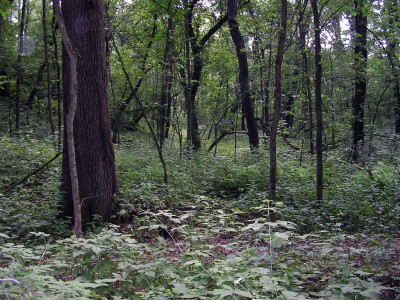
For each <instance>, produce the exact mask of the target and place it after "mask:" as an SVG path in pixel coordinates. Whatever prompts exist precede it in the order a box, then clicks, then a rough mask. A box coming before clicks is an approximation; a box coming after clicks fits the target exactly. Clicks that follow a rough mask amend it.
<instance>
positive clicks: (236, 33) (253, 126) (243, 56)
mask: <svg viewBox="0 0 400 300" xmlns="http://www.w3.org/2000/svg"><path fill="white" fill-rule="evenodd" d="M236 13H237V2H236V0H228V24H229V31H230V34H231V38H232V41H233V44H234V45H235V50H236V56H237V59H238V63H239V85H240V98H241V101H242V109H243V114H244V117H245V119H246V124H247V131H248V136H249V144H250V148H251V149H255V148H257V147H258V145H259V139H258V129H257V123H256V120H255V117H254V109H253V103H252V101H251V97H250V86H249V66H248V63H247V51H246V45H245V43H244V39H243V36H242V34H241V32H240V29H239V23H238V22H237V21H236Z"/></svg>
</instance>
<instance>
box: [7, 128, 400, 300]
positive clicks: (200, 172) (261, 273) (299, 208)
mask: <svg viewBox="0 0 400 300" xmlns="http://www.w3.org/2000/svg"><path fill="white" fill-rule="evenodd" d="M131 138H132V137H131V136H129V137H128V139H127V140H125V143H124V144H123V145H118V146H116V162H117V172H118V178H119V186H120V192H119V194H118V195H117V197H116V199H115V200H116V201H115V202H116V211H115V213H114V219H113V221H114V223H115V224H117V225H111V224H110V225H107V226H105V227H104V226H99V225H98V224H97V223H96V222H94V223H93V224H90V226H89V227H90V228H88V231H87V233H86V235H85V238H82V239H77V238H75V237H73V236H71V229H70V228H69V226H68V222H63V221H61V220H60V219H59V218H58V217H57V214H58V213H57V211H58V205H59V202H58V201H59V199H60V195H59V172H60V160H59V159H58V160H56V161H54V162H53V163H52V164H50V165H49V166H48V167H46V168H45V169H44V170H43V171H41V172H39V173H37V174H35V175H34V176H32V177H31V178H29V179H28V180H27V181H26V182H24V183H23V184H21V185H19V186H17V187H15V188H14V189H13V190H11V191H10V192H7V193H2V192H1V193H2V194H3V195H0V197H1V201H0V211H1V215H0V279H1V280H2V282H3V286H2V288H1V289H0V295H1V297H2V298H4V299H32V298H34V299H157V300H168V299H189V298H190V299H382V300H383V299H388V300H389V299H393V300H398V299H399V297H400V238H399V237H400V235H399V225H400V213H399V212H400V208H399V201H398V197H399V194H400V178H399V177H398V174H399V171H400V170H399V165H398V164H397V160H396V159H395V157H397V156H396V155H395V156H391V157H392V159H385V158H384V157H383V158H382V157H375V158H370V159H369V160H365V161H364V162H363V164H360V165H351V164H348V163H347V162H346V161H345V160H344V159H343V156H342V155H341V154H340V153H333V152H332V153H327V156H326V157H325V169H324V171H325V195H326V196H325V197H326V199H325V200H324V203H323V205H322V207H319V208H315V207H314V205H313V202H312V201H311V200H310V199H313V198H314V185H313V183H314V182H315V177H314V164H313V161H312V159H311V158H307V157H305V156H303V157H302V158H301V159H300V161H299V155H298V154H296V153H293V152H290V151H289V150H288V151H286V150H285V151H282V152H281V153H279V155H280V156H281V157H284V158H285V159H282V161H281V162H280V164H279V172H278V176H279V178H280V181H279V183H280V184H279V187H278V198H279V201H277V202H274V203H272V202H270V201H268V200H266V199H267V191H266V188H265V178H267V176H268V161H267V159H266V158H267V157H268V156H267V155H266V153H265V152H263V151H264V150H260V152H259V153H258V154H256V155H253V154H252V155H249V153H248V151H247V150H246V149H245V148H244V147H243V148H240V149H237V151H235V152H234V153H233V154H232V152H230V151H231V146H230V145H229V141H228V142H227V143H226V144H224V143H221V144H220V145H219V150H218V151H219V152H218V153H217V155H216V156H213V155H211V154H206V153H197V154H190V155H188V154H185V153H179V151H177V149H176V148H172V147H171V148H166V149H165V155H166V161H167V166H168V172H169V173H168V175H169V179H170V183H169V184H168V185H165V184H163V183H162V178H163V173H162V168H161V166H160V163H159V162H158V160H157V153H156V151H155V149H154V148H153V147H152V146H151V145H149V139H148V138H147V137H143V136H139V137H137V136H135V139H136V142H132V141H131V140H130V139H131ZM224 147H226V148H224ZM0 150H1V153H4V154H5V155H4V156H3V157H0V174H1V176H2V180H1V182H0V191H4V190H5V189H6V188H7V187H8V186H10V185H11V184H12V183H13V182H16V181H18V180H19V179H21V178H23V177H24V176H25V175H26V174H29V173H30V172H31V171H32V170H34V169H36V168H37V167H39V166H41V165H42V164H44V163H45V162H47V161H49V160H50V159H51V158H52V157H54V155H55V154H56V153H55V150H54V149H53V148H52V143H51V142H49V143H46V142H43V141H39V140H35V139H32V138H30V137H27V138H25V139H24V138H22V139H21V138H20V139H19V140H16V139H8V138H2V140H1V143H0ZM393 157H394V158H393ZM16 161H18V163H16ZM272 210H273V211H274V212H275V214H276V216H277V221H276V222H270V220H269V213H270V212H271V211H272Z"/></svg>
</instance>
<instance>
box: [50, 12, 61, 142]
mask: <svg viewBox="0 0 400 300" xmlns="http://www.w3.org/2000/svg"><path fill="white" fill-rule="evenodd" d="M56 27H57V20H56V13H55V6H54V5H53V19H52V31H53V32H52V39H53V47H54V54H53V55H54V63H55V65H56V87H57V132H58V150H61V148H62V135H61V125H62V115H63V114H62V108H61V106H62V102H61V101H62V99H61V67H60V60H59V53H58V38H57V29H56Z"/></svg>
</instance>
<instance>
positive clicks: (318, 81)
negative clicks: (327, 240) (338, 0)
mask: <svg viewBox="0 0 400 300" xmlns="http://www.w3.org/2000/svg"><path fill="white" fill-rule="evenodd" d="M311 6H312V10H313V17H314V44H315V115H316V118H317V135H316V141H315V145H316V150H317V203H320V202H321V201H322V195H323V166H322V95H321V88H322V62H321V27H320V20H319V11H318V4H317V0H311Z"/></svg>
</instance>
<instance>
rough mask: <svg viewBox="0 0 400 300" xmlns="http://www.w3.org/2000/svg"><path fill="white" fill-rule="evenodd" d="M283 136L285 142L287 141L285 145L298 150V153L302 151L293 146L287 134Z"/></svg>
mask: <svg viewBox="0 0 400 300" xmlns="http://www.w3.org/2000/svg"><path fill="white" fill-rule="evenodd" d="M282 136H283V140H284V141H285V143H286V144H288V145H289V146H290V147H292V149H294V150H297V151H299V150H300V148H299V147H297V146H295V145H293V144H292V143H290V141H289V139H288V137H287V136H286V135H285V134H282Z"/></svg>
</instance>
